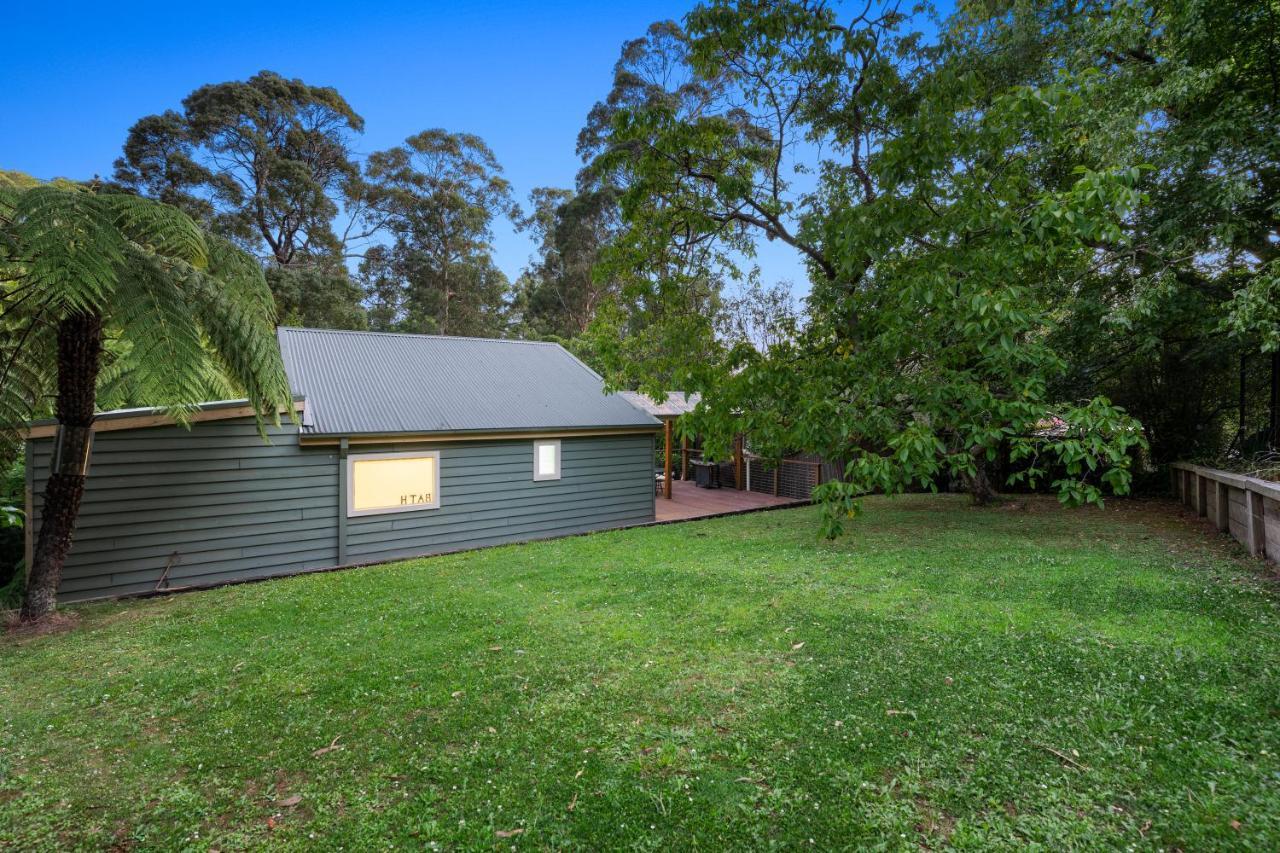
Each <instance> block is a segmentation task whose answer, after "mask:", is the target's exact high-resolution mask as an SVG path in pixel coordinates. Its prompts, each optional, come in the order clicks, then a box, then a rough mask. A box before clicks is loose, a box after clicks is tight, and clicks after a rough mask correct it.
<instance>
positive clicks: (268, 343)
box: [183, 269, 292, 424]
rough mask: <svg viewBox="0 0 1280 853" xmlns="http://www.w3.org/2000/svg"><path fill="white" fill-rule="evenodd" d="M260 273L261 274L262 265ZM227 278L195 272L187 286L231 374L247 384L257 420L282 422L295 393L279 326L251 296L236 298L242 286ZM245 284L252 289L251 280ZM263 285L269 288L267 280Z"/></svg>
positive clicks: (199, 318)
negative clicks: (282, 352) (281, 414)
mask: <svg viewBox="0 0 1280 853" xmlns="http://www.w3.org/2000/svg"><path fill="white" fill-rule="evenodd" d="M257 275H258V277H259V278H261V277H262V272H261V270H260V269H258V270H257ZM224 281H226V279H223V278H219V279H214V278H212V277H211V276H208V275H205V274H204V273H201V272H199V271H192V273H191V274H190V275H189V276H188V278H187V281H186V283H185V285H184V288H183V290H184V293H185V294H186V296H187V298H188V299H189V300H190V302H191V305H192V308H193V310H194V313H195V316H196V317H197V319H198V321H199V323H200V325H201V327H202V328H203V329H204V332H205V334H206V335H207V336H208V340H209V343H210V345H211V346H212V348H213V350H214V352H215V353H217V355H218V358H219V360H220V361H221V363H222V364H223V366H224V369H225V370H226V373H227V375H228V377H229V378H230V379H231V380H232V381H234V382H235V383H237V384H238V385H240V386H241V387H242V388H244V391H245V395H246V396H247V397H248V399H249V400H250V402H251V403H252V404H253V406H254V408H255V409H257V411H258V412H259V413H260V418H259V424H261V423H262V416H265V417H269V418H270V419H271V420H272V422H278V421H279V411H280V409H281V408H286V407H288V408H289V411H290V412H292V407H291V406H290V405H289V404H290V403H291V402H292V395H291V393H290V391H289V380H288V378H287V377H286V376H285V373H284V364H283V362H282V360H281V358H280V345H279V343H278V342H277V341H276V335H275V326H274V325H273V324H272V323H270V322H269V321H268V318H267V317H266V316H264V314H263V312H262V311H261V309H260V308H257V307H255V306H253V305H252V301H251V300H243V301H242V300H241V299H240V298H238V297H237V290H238V289H236V288H231V287H225V286H223V282H224ZM241 284H242V285H243V287H244V288H250V287H251V285H250V284H249V283H247V282H241ZM261 287H262V288H263V289H264V290H265V288H266V283H265V281H263V282H262V284H261ZM241 290H242V289H241ZM246 302H248V303H249V304H246Z"/></svg>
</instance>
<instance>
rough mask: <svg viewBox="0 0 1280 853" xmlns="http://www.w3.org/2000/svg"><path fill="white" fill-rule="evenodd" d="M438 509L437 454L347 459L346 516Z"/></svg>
mask: <svg viewBox="0 0 1280 853" xmlns="http://www.w3.org/2000/svg"><path fill="white" fill-rule="evenodd" d="M439 506H440V453H439V451H429V452H428V451H419V452H412V453H365V454H358V455H353V456H348V457H347V515H374V514H377V513H384V512H413V511H415V510H424V509H436V508H437V507H439Z"/></svg>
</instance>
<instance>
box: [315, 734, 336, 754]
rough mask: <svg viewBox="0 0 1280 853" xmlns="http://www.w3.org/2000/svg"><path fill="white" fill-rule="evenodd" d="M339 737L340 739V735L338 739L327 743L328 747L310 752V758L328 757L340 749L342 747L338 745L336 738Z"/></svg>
mask: <svg viewBox="0 0 1280 853" xmlns="http://www.w3.org/2000/svg"><path fill="white" fill-rule="evenodd" d="M340 737H342V735H338V737H335V738H334V739H333V740H331V741H329V745H328V746H322V747H320V748H319V749H316V750H312V752H311V757H312V758H319V757H320V756H322V755H328V754H329V753H331V752H335V751H337V750H339V749H342V746H341V745H340V744H339V743H338V738H340Z"/></svg>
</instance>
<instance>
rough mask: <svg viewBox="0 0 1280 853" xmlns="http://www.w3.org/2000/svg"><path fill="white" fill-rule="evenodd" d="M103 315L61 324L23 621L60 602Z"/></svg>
mask: <svg viewBox="0 0 1280 853" xmlns="http://www.w3.org/2000/svg"><path fill="white" fill-rule="evenodd" d="M101 364H102V318H101V317H99V316H97V315H94V314H74V315H72V316H70V317H68V318H67V319H65V320H63V321H62V322H61V323H59V324H58V400H57V417H58V436H57V438H56V439H55V442H54V454H53V460H52V462H51V467H50V470H49V481H48V485H46V487H45V492H44V507H43V509H42V510H41V517H40V532H39V534H38V535H37V537H36V542H35V548H34V550H33V552H32V557H31V565H30V566H28V567H27V570H28V571H27V591H26V596H25V597H24V598H23V601H22V619H23V621H33V620H36V619H41V618H43V617H45V616H48V615H49V614H50V613H52V612H53V608H54V605H55V604H56V603H57V595H58V584H59V583H60V582H61V580H62V564H63V563H64V562H65V561H66V559H67V552H68V551H70V550H71V535H72V533H73V532H74V531H75V526H76V516H77V515H78V514H79V512H80V499H81V497H82V496H83V495H84V478H85V474H86V472H87V470H88V462H89V450H90V447H91V442H92V440H93V414H94V402H95V392H96V389H97V383H98V370H99V368H100V367H101Z"/></svg>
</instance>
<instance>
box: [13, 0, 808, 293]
mask: <svg viewBox="0 0 1280 853" xmlns="http://www.w3.org/2000/svg"><path fill="white" fill-rule="evenodd" d="M692 5H693V4H692V2H688V3H669V2H647V3H620V2H614V1H613V0H603V2H569V1H568V0H559V2H557V1H556V0H546V1H544V2H537V3H519V4H516V3H509V4H503V3H488V4H486V3H477V2H470V0H457V2H447V3H437V2H430V3H368V4H352V3H349V2H344V3H337V2H329V0H317V2H311V3H307V4H300V5H296V6H285V7H279V6H272V5H270V4H262V3H246V2H239V1H238V0H236V2H219V3H216V4H194V3H192V4H182V3H178V4H174V3H168V4H165V5H159V4H152V3H137V4H115V3H101V2H99V3H84V4H80V3H65V4H59V5H56V6H54V5H53V4H44V3H39V2H35V3H21V4H14V5H13V7H12V8H10V9H8V10H7V11H6V14H5V18H6V23H7V24H8V26H9V32H11V33H13V34H14V35H15V36H16V37H14V38H10V39H8V40H7V44H6V48H5V52H6V54H7V55H6V62H5V71H4V79H3V85H0V116H4V117H5V120H4V125H5V130H4V132H3V133H0V168H5V169H16V170H18V171H22V172H27V173H29V174H32V175H35V176H37V177H41V178H50V177H56V176H66V177H72V178H88V177H91V176H93V175H94V174H100V175H108V174H110V172H111V170H112V166H111V164H112V161H113V160H114V159H115V158H116V157H117V156H119V154H120V147H121V145H122V144H123V142H124V138H125V134H126V132H127V131H128V128H129V126H130V125H131V124H132V123H133V122H134V121H135V120H137V119H138V118H140V117H142V116H144V115H148V114H150V113H156V112H161V111H162V110H164V109H167V108H176V107H178V106H179V104H180V102H181V100H182V98H183V97H185V96H186V95H187V94H188V93H189V92H191V91H192V90H193V89H195V88H196V87H198V86H200V85H202V84H204V83H213V82H221V81H225V80H236V79H245V78H247V77H248V76H250V75H251V74H253V73H255V72H257V71H259V70H262V69H270V70H273V71H277V72H279V73H281V74H284V75H285V76H289V77H300V78H302V79H304V80H306V81H307V82H308V83H312V84H316V85H329V86H334V87H336V88H337V89H338V90H339V91H340V92H341V93H342V94H343V95H344V96H345V97H346V98H347V100H348V101H349V102H350V103H351V105H352V106H353V107H354V108H355V109H356V111H357V112H359V113H360V114H361V115H362V116H363V117H364V119H365V133H364V135H363V137H361V138H360V140H359V142H358V145H359V148H360V150H361V151H362V152H364V153H368V152H371V151H375V150H378V149H380V148H387V147H389V146H391V145H394V144H396V143H398V142H400V141H401V140H403V139H404V138H405V137H406V136H409V135H410V134H412V133H415V132H417V131H419V130H423V129H425V128H429V127H443V128H446V129H448V130H452V131H469V132H472V133H477V134H479V135H480V136H482V137H483V138H484V139H485V140H486V141H487V142H488V143H489V145H490V146H491V147H492V148H493V150H494V152H495V153H496V154H497V156H498V158H499V160H500V162H501V163H502V164H503V166H504V167H505V169H506V173H507V177H508V178H509V179H510V180H511V182H512V184H513V185H514V187H515V191H516V193H517V195H518V197H519V198H520V199H521V200H524V199H525V198H526V197H527V195H528V193H529V191H530V190H531V189H533V188H534V187H536V186H566V187H567V186H572V182H573V176H574V174H575V172H576V171H577V169H578V166H579V163H578V160H577V158H576V156H575V155H574V142H575V139H576V137H577V133H578V130H579V128H581V126H582V124H583V121H584V119H585V118H586V115H587V111H588V110H589V109H590V108H591V105H592V104H593V103H594V102H595V101H597V100H599V99H600V98H602V97H603V96H604V95H605V94H606V93H607V92H608V89H609V84H610V79H611V72H612V68H613V64H614V62H615V61H616V60H617V57H618V51H619V48H620V47H621V45H622V43H623V42H624V41H625V40H627V39H630V38H635V37H637V36H639V35H641V34H643V33H644V31H645V28H646V27H647V26H648V25H649V23H651V22H652V21H655V20H661V19H665V18H677V19H678V18H679V17H680V16H682V15H683V14H684V12H686V11H687V10H688V8H690V7H691V6H692ZM282 11H283V12H284V14H282ZM286 18H287V20H286ZM531 248H532V247H531V245H530V243H529V241H528V240H527V239H526V238H525V237H524V236H523V235H519V234H516V233H515V232H514V231H513V230H512V229H511V228H510V227H509V226H507V225H505V224H504V225H500V226H499V227H498V228H497V233H496V235H495V256H496V260H497V262H498V265H499V266H500V267H501V268H502V269H503V271H504V272H506V273H507V275H508V276H510V277H512V278H513V279H514V277H515V276H516V275H517V274H518V273H519V271H520V269H521V268H522V267H523V266H524V265H525V263H526V261H527V260H528V257H529V255H530V252H531ZM760 265H761V269H762V272H763V274H764V278H765V281H766V282H770V281H776V280H790V281H793V282H795V283H796V284H798V285H800V287H798V288H797V289H798V290H800V291H803V290H807V288H806V287H804V285H803V279H804V274H803V269H802V267H801V265H800V263H799V261H798V260H797V259H796V258H795V256H794V254H793V253H792V252H791V250H790V249H789V248H787V247H785V246H782V245H781V244H769V245H766V246H764V247H762V252H761V256H760Z"/></svg>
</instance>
